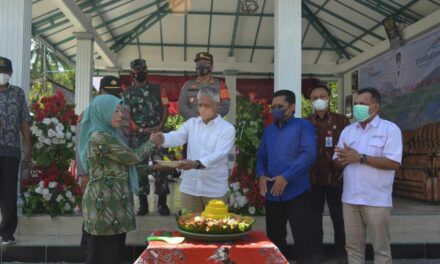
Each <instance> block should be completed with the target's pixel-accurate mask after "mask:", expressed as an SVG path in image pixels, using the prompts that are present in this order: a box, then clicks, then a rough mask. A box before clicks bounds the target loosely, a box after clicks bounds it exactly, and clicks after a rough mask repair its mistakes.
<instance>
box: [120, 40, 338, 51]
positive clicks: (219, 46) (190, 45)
mask: <svg viewBox="0 0 440 264" xmlns="http://www.w3.org/2000/svg"><path fill="white" fill-rule="evenodd" d="M339 41H340V40H339ZM127 45H128V46H136V45H140V46H147V47H160V46H164V47H174V48H183V47H185V44H182V43H155V42H140V43H137V42H130V43H128V44H127ZM186 47H187V48H206V47H207V44H195V43H187V44H186ZM230 47H231V46H230V45H225V44H223V45H222V44H211V48H214V49H229V48H230ZM234 48H235V49H253V48H254V46H253V45H234ZM273 48H274V47H273V46H258V45H257V46H255V49H265V50H271V49H273ZM302 50H325V51H333V50H334V49H333V48H331V47H328V48H321V47H302Z"/></svg>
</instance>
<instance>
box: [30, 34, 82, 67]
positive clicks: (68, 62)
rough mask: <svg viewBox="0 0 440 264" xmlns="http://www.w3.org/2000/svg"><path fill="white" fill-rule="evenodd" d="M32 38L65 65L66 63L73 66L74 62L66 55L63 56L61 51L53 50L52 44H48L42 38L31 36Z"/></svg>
mask: <svg viewBox="0 0 440 264" xmlns="http://www.w3.org/2000/svg"><path fill="white" fill-rule="evenodd" d="M33 38H34V39H36V40H37V41H39V42H41V43H43V44H44V45H45V46H46V47H48V48H50V49H51V50H52V51H53V52H54V53H55V55H57V57H59V58H60V59H62V60H63V61H64V62H65V63H67V64H69V65H74V62H73V61H72V60H71V59H70V58H69V57H68V56H67V55H66V54H64V53H63V52H62V51H60V50H58V49H57V48H55V47H54V46H53V45H52V43H50V42H49V41H48V40H47V39H45V38H44V37H43V36H33Z"/></svg>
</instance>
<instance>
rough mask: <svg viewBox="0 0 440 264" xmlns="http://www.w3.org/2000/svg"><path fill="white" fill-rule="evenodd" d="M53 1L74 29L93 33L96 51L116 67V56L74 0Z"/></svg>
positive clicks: (110, 65)
mask: <svg viewBox="0 0 440 264" xmlns="http://www.w3.org/2000/svg"><path fill="white" fill-rule="evenodd" d="M53 2H54V3H55V4H56V5H57V6H58V8H59V9H60V10H61V11H62V12H63V13H64V15H65V16H66V17H67V18H68V19H69V20H70V22H71V23H72V24H73V25H74V26H75V29H76V30H78V31H80V32H81V31H85V32H88V33H91V34H94V36H95V48H96V51H97V52H98V54H99V55H100V56H101V57H102V59H103V60H104V61H105V62H106V63H107V65H108V66H109V67H116V66H117V59H116V56H115V55H114V54H113V53H112V52H111V51H110V49H109V48H108V47H107V45H106V44H105V43H104V41H103V40H102V38H101V37H100V36H99V34H98V32H96V30H95V28H94V27H93V25H92V21H91V19H90V18H89V17H88V16H86V15H85V14H84V13H83V12H82V10H81V8H80V7H79V6H78V5H77V4H76V3H75V1H70V0H57V1H53Z"/></svg>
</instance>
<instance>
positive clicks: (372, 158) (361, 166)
mask: <svg viewBox="0 0 440 264" xmlns="http://www.w3.org/2000/svg"><path fill="white" fill-rule="evenodd" d="M380 102H381V95H380V93H379V91H377V90H376V89H374V88H364V89H361V90H360V91H359V92H358V93H357V95H356V97H355V102H354V108H353V115H354V118H355V119H356V121H357V122H356V123H353V124H351V125H350V126H348V127H346V128H345V129H344V130H343V131H342V133H341V136H340V138H339V142H338V145H337V146H336V149H335V156H334V159H335V162H336V164H337V165H339V166H343V167H344V178H343V179H344V185H343V193H342V202H343V214H344V227H345V235H346V250H347V254H348V260H349V263H350V264H354V263H356V264H357V263H365V243H366V241H365V240H366V228H367V227H368V230H369V232H370V237H371V243H372V244H373V249H374V263H375V264H378V263H380V264H382V263H387V264H388V263H392V261H391V249H390V233H389V219H390V212H391V208H392V206H393V203H392V196H391V195H392V191H393V181H394V173H395V170H397V169H398V168H399V166H400V162H401V159H402V135H401V131H400V129H399V127H397V126H396V125H395V124H394V123H392V122H390V121H387V120H384V119H381V118H380V117H379V116H378V113H379V109H380Z"/></svg>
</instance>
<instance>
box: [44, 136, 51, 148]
mask: <svg viewBox="0 0 440 264" xmlns="http://www.w3.org/2000/svg"><path fill="white" fill-rule="evenodd" d="M44 144H46V145H48V146H50V145H52V142H51V141H50V139H48V138H45V139H44Z"/></svg>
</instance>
